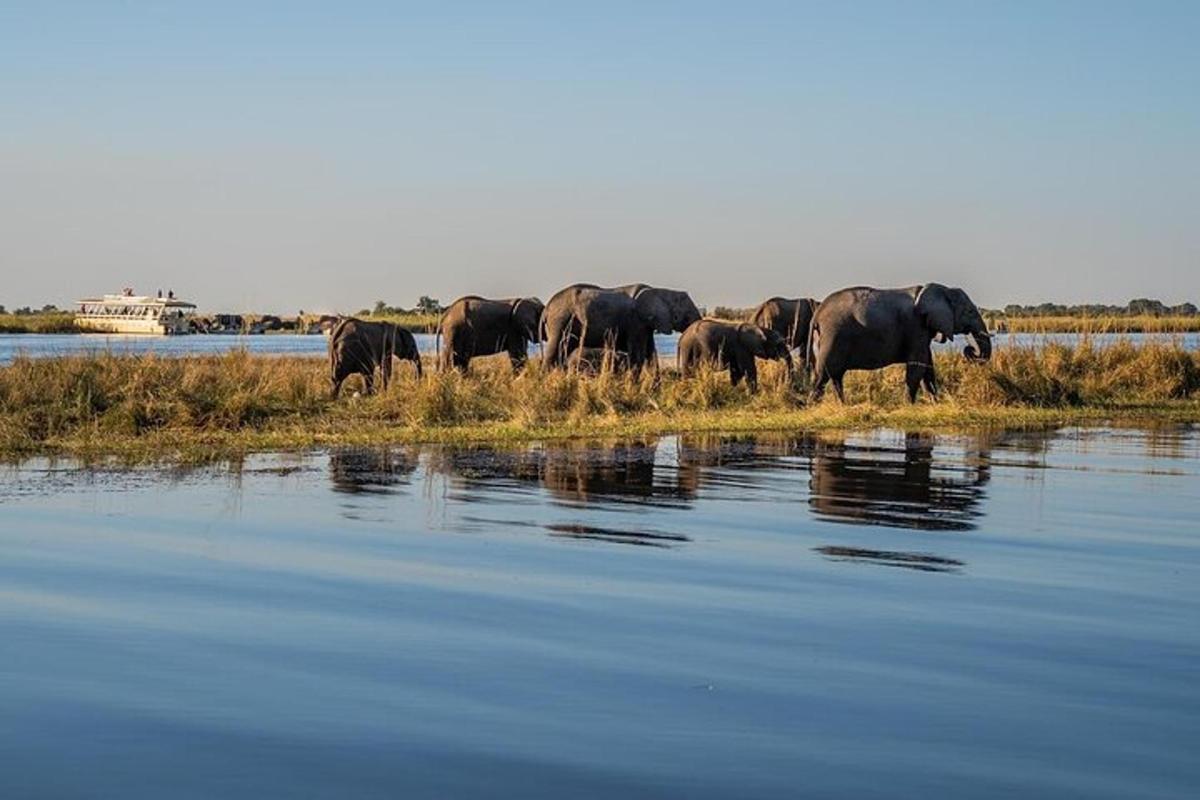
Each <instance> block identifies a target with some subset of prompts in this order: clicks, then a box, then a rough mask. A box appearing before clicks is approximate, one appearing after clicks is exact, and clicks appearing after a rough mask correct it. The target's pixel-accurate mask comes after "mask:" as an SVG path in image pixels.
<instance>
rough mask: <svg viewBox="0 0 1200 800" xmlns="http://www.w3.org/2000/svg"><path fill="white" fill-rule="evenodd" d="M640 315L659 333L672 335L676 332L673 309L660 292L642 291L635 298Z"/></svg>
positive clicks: (648, 289)
mask: <svg viewBox="0 0 1200 800" xmlns="http://www.w3.org/2000/svg"><path fill="white" fill-rule="evenodd" d="M634 303H635V304H636V306H637V311H638V314H639V315H640V316H641V318H642V319H643V320H645V321H646V322H647V323H648V324H649V325H651V326H652V327H653V328H654V330H656V331H658V332H659V333H670V332H671V331H673V330H674V327H673V324H674V320H673V319H672V317H671V307H670V306H669V305H668V304H667V302H666V301H665V300H663V298H662V297H661V296H659V294H658V292H656V291H654V290H653V289H650V288H646V289H642V290H641V291H640V292H638V293H637V296H636V297H635V298H634Z"/></svg>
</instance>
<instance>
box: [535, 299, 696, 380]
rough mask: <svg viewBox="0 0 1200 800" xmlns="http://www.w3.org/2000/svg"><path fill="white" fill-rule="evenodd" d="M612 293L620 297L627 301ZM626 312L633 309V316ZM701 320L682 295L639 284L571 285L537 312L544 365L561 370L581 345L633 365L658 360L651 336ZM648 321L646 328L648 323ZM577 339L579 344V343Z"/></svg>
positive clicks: (692, 304)
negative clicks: (626, 357)
mask: <svg viewBox="0 0 1200 800" xmlns="http://www.w3.org/2000/svg"><path fill="white" fill-rule="evenodd" d="M614 295H623V296H624V297H625V298H626V299H627V300H629V301H633V302H632V303H630V302H626V301H625V300H621V299H619V298H617V297H614ZM631 308H636V315H632V314H631V312H630V309H631ZM698 319H700V310H699V309H698V308H696V304H695V303H694V302H692V298H691V297H690V296H688V293H687V292H683V291H678V290H675V289H659V288H656V287H653V286H647V285H646V284H644V283H632V284H629V285H628V286H618V287H617V288H615V289H604V288H601V287H599V286H596V285H594V284H590V283H576V284H573V285H571V286H568V287H566V288H565V289H562V290H560V291H559V292H558V293H557V294H555V295H554V296H553V297H551V298H550V301H549V302H548V303H546V310H545V311H544V312H542V323H541V338H542V340H543V341H545V342H546V364H547V365H549V366H551V367H560V366H563V365H564V364H566V362H567V357H568V356H570V354H571V352H572V351H573V350H574V349H575V348H576V347H579V346H580V345H581V344H582V346H584V347H605V346H615V349H617V350H619V351H622V352H626V353H629V354H630V363H631V365H634V366H636V364H635V363H634V362H635V361H641V362H643V363H644V362H650V363H656V362H657V354H656V352H655V349H654V332H655V331H656V330H657V331H658V332H660V333H670V332H672V331H679V332H683V331H684V330H685V329H686V328H687V326H688V325H691V324H692V323H693V322H695V321H696V320H698ZM637 320H640V323H639V324H637V325H635V326H634V327H637V328H638V329H639V330H638V337H644V338H642V339H641V340H637V338H638V337H635V339H633V340H631V338H630V336H629V333H630V331H629V330H628V326H629V324H630V323H632V322H634V321H637ZM647 323H648V324H647ZM581 339H582V342H581Z"/></svg>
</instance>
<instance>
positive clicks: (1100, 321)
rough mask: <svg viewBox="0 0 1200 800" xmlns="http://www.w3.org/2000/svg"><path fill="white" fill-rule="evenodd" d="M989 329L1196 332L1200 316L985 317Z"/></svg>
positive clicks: (1007, 331) (1066, 331) (1049, 331)
mask: <svg viewBox="0 0 1200 800" xmlns="http://www.w3.org/2000/svg"><path fill="white" fill-rule="evenodd" d="M985 317H986V320H987V324H988V328H989V330H991V331H993V332H1002V333H1077V334H1101V333H1195V332H1200V316H1186V317H1185V316H1164V317H1156V316H1150V315H1148V314H1146V315H1138V316H1111V317H1084V316H1057V317H1009V316H1004V315H1000V316H996V315H991V316H987V315H985Z"/></svg>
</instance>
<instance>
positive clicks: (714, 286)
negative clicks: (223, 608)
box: [0, 1, 1200, 312]
mask: <svg viewBox="0 0 1200 800" xmlns="http://www.w3.org/2000/svg"><path fill="white" fill-rule="evenodd" d="M1197 41H1200V3H1153V2H1152V3H1125V4H1121V3H1101V2H1091V3H1019V2H1007V3H994V4H992V3H929V4H924V3H836V4H835V3H828V4H804V3H777V4H776V3H761V4H760V3H736V4H735V3H711V4H710V3H695V2H692V3H646V2H642V3H619V2H606V3H603V4H600V3H597V4H588V5H582V4H580V5H569V4H565V3H539V4H532V3H515V4H510V5H508V6H503V5H502V4H498V3H478V4H453V3H427V4H397V3H353V2H341V3H303V2H296V3H278V4H275V3H253V4H251V3H222V2H207V3H187V4H184V3H165V2H159V3H134V2H125V3H100V2H82V3H52V2H39V3H11V2H2V1H0V101H2V102H0V271H2V273H3V275H4V280H3V282H2V283H0V303H4V304H6V305H8V306H10V307H12V306H15V305H23V304H26V303H35V302H36V303H41V302H47V301H51V302H60V303H61V302H64V301H70V300H73V299H74V298H75V297H76V296H77V295H82V294H86V293H91V292H96V291H102V290H110V289H116V288H118V287H121V286H125V285H134V286H137V287H139V288H144V289H149V290H153V289H156V288H158V287H159V286H162V287H163V288H166V287H168V286H170V287H172V288H175V289H176V290H177V291H178V292H179V293H181V294H184V295H187V296H189V297H192V298H196V299H197V300H198V301H199V302H200V303H201V305H203V306H204V307H206V308H214V309H215V308H218V307H219V308H222V309H231V310H233V309H251V308H257V309H270V310H276V311H281V312H282V311H290V310H294V309H297V308H305V309H326V310H343V311H350V310H354V309H356V308H358V307H361V306H363V305H366V304H369V303H370V302H372V301H373V300H375V299H377V298H384V299H387V300H388V301H389V302H393V303H403V304H411V303H412V302H414V301H415V300H416V298H417V297H418V296H419V295H422V294H430V295H433V296H436V297H440V298H441V299H443V300H449V299H451V298H453V297H454V296H457V295H460V294H465V293H481V294H488V295H513V294H538V295H541V296H542V297H546V296H548V295H550V294H552V293H553V292H554V291H555V290H556V289H558V288H559V287H561V286H562V285H564V284H566V283H569V282H573V281H577V280H591V281H595V282H599V283H620V282H627V281H634V280H643V281H647V282H650V283H656V284H660V285H665V286H673V287H679V288H686V289H689V290H690V291H692V293H693V295H694V296H695V297H696V299H697V300H698V301H699V302H701V303H707V304H709V305H712V304H716V303H726V304H735V305H746V304H751V303H754V302H757V301H758V300H760V299H762V298H764V297H766V296H769V295H773V294H783V295H816V296H818V297H820V296H824V295H825V294H827V293H828V292H830V291H832V290H835V289H837V288H840V287H842V286H845V285H849V284H860V283H862V284H874V285H907V284H912V283H919V282H923V281H928V280H940V281H942V282H945V283H951V284H957V285H961V286H963V287H965V288H966V289H967V290H968V291H969V292H970V293H971V294H972V296H974V297H975V299H976V300H977V302H979V303H981V304H984V305H999V304H1003V303H1006V302H1036V301H1041V300H1056V301H1063V302H1077V301H1091V300H1097V301H1121V302H1123V301H1125V300H1127V299H1129V298H1130V297H1133V296H1144V295H1149V296H1154V297H1160V298H1162V299H1164V300H1166V301H1170V302H1178V301H1182V300H1193V301H1196V300H1200V224H1197V218H1198V217H1200V214H1198V212H1197V209H1200V54H1198V53H1200V48H1197V47H1196V42H1197Z"/></svg>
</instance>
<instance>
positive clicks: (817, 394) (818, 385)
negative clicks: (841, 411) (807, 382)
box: [808, 372, 829, 403]
mask: <svg viewBox="0 0 1200 800" xmlns="http://www.w3.org/2000/svg"><path fill="white" fill-rule="evenodd" d="M814 376H815V380H814V381H813V387H812V392H810V393H809V395H808V402H809V403H819V402H821V397H822V396H823V395H824V394H825V384H827V383H829V375H827V374H826V373H824V372H820V373H816V372H814Z"/></svg>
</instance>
